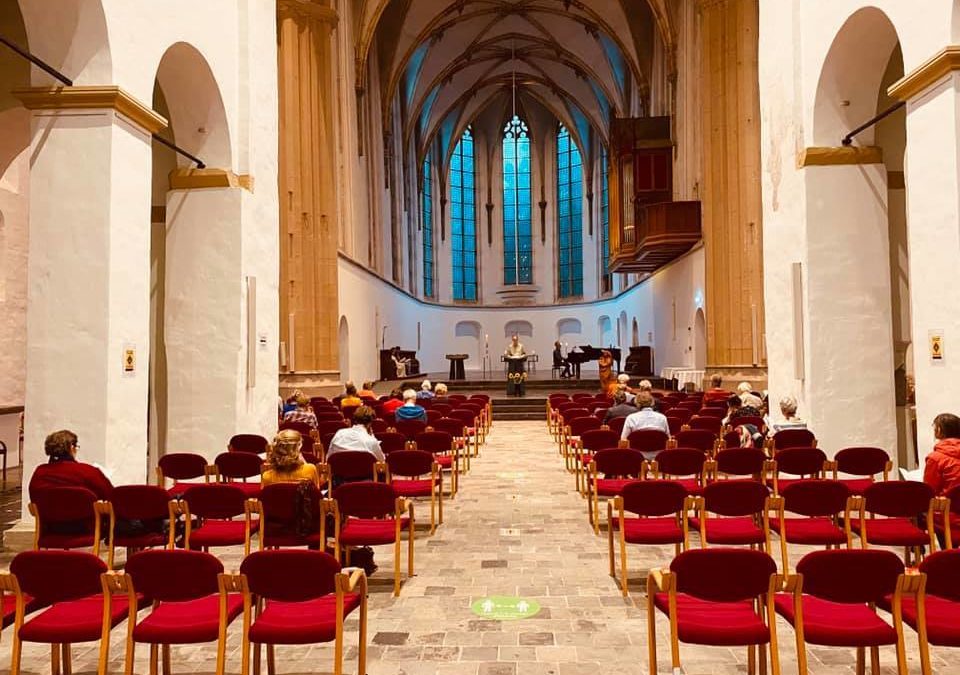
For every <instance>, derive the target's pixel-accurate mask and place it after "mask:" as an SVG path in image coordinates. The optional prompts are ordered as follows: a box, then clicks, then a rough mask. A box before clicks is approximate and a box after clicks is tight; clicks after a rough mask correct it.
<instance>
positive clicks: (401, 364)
mask: <svg viewBox="0 0 960 675" xmlns="http://www.w3.org/2000/svg"><path fill="white" fill-rule="evenodd" d="M390 358H391V359H392V360H393V365H394V367H395V368H396V369H397V377H400V378H403V377H406V376H407V362H408V361H409V360H410V359H407V358H404V357H402V356H401V355H400V347H399V346H398V347H394V348H393V349H391V350H390Z"/></svg>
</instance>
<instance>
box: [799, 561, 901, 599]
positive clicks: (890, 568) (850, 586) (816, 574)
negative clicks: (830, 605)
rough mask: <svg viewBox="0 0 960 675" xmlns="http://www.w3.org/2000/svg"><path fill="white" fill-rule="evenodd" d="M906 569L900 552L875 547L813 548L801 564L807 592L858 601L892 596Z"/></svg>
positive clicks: (800, 570) (825, 597)
mask: <svg viewBox="0 0 960 675" xmlns="http://www.w3.org/2000/svg"><path fill="white" fill-rule="evenodd" d="M903 569H904V568H903V562H902V561H901V560H900V557H899V556H897V554H896V553H894V552H893V551H885V550H882V549H875V548H871V549H840V550H832V551H813V552H812V553H808V554H807V555H805V556H803V558H801V559H800V562H798V563H797V574H802V575H803V592H804V593H806V594H809V595H813V596H816V597H818V598H823V599H824V600H829V601H831V602H841V603H855V604H861V603H866V602H878V601H881V600H883V599H884V598H885V597H886V596H888V595H892V594H893V592H894V591H895V590H896V588H897V579H898V577H899V576H900V575H901V574H903Z"/></svg>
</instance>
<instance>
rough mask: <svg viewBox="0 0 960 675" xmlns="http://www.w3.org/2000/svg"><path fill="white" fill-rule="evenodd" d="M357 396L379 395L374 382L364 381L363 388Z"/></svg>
mask: <svg viewBox="0 0 960 675" xmlns="http://www.w3.org/2000/svg"><path fill="white" fill-rule="evenodd" d="M357 396H359V397H360V398H376V397H377V395H376V394H375V393H374V392H373V382H369V381H368V382H364V383H363V389H361V390H360V391H358V392H357Z"/></svg>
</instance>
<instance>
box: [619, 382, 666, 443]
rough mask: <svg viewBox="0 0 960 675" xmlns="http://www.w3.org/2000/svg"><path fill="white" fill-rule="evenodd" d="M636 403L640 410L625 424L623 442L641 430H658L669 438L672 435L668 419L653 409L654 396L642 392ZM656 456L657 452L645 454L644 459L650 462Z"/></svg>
mask: <svg viewBox="0 0 960 675" xmlns="http://www.w3.org/2000/svg"><path fill="white" fill-rule="evenodd" d="M636 403H637V407H638V408H639V409H640V410H639V411H638V412H635V413H633V414H632V415H628V416H627V419H626V420H625V421H624V423H623V431H622V432H621V433H620V439H621V440H626V439H627V438H629V437H630V434H631V433H633V432H634V431H638V430H639V429H656V430H657V431H662V432H663V433H665V434H666V435H667V436H669V435H670V425H669V424H667V417H666V415H664V414H663V413H658V412H657V411H656V410H654V409H653V396H652V395H651V394H650V392H648V391H642V392H640V393H639V394H637V397H636ZM658 452H659V451H658ZM656 455H657V453H656V452H644V453H643V456H644V459H648V460H649V459H654V458H655V457H656Z"/></svg>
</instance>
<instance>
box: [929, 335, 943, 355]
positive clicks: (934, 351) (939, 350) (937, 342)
mask: <svg viewBox="0 0 960 675" xmlns="http://www.w3.org/2000/svg"><path fill="white" fill-rule="evenodd" d="M930 359H931V360H932V361H943V331H942V330H932V331H930Z"/></svg>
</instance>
